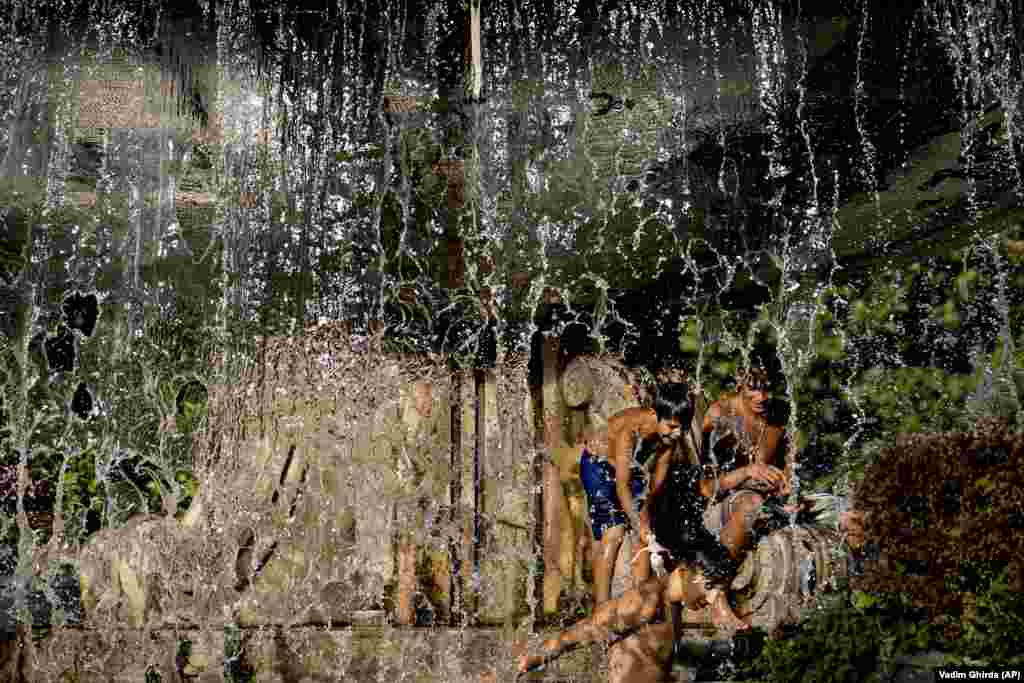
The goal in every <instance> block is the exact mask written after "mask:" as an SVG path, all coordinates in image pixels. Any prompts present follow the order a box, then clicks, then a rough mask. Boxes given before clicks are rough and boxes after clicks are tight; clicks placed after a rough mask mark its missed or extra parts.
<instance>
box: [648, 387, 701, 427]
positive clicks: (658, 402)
mask: <svg viewBox="0 0 1024 683" xmlns="http://www.w3.org/2000/svg"><path fill="white" fill-rule="evenodd" d="M654 413H655V414H656V415H657V416H658V420H659V421H663V420H671V419H673V418H675V419H676V420H679V424H681V425H683V427H684V428H685V427H686V426H687V425H689V424H690V421H691V420H692V419H693V396H692V395H691V394H690V387H689V386H687V385H686V384H683V383H681V382H671V383H666V384H659V385H658V389H657V394H656V395H655V397H654Z"/></svg>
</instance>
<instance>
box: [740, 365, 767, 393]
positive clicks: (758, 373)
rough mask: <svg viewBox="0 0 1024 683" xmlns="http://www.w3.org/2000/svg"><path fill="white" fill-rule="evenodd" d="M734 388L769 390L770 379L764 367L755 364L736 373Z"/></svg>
mask: <svg viewBox="0 0 1024 683" xmlns="http://www.w3.org/2000/svg"><path fill="white" fill-rule="evenodd" d="M736 388H737V389H744V388H746V389H750V390H751V391H771V388H772V380H771V377H769V376H768V372H767V371H765V369H764V368H759V367H757V366H753V367H749V368H744V369H742V370H740V371H739V372H737V373H736Z"/></svg>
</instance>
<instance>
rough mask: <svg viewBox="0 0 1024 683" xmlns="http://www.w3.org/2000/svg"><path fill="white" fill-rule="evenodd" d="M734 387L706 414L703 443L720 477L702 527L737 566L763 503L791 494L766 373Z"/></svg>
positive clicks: (741, 376)
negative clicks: (717, 537)
mask: <svg viewBox="0 0 1024 683" xmlns="http://www.w3.org/2000/svg"><path fill="white" fill-rule="evenodd" d="M736 384H737V391H736V393H734V394H727V395H726V396H723V397H722V398H720V399H719V400H718V401H716V402H715V403H713V404H712V405H711V407H710V408H709V409H708V412H707V413H706V414H705V415H704V437H703V441H704V443H705V444H708V445H709V451H710V453H711V454H713V455H714V456H715V458H716V459H717V460H718V462H717V464H718V466H719V468H720V472H721V474H722V475H723V476H721V477H720V478H719V487H718V490H717V491H716V492H714V495H713V500H712V502H711V505H709V506H708V509H707V512H706V513H705V515H704V523H705V525H706V526H707V528H708V530H709V531H711V532H712V533H714V534H716V535H720V540H721V542H722V544H723V545H724V546H725V547H726V548H728V549H729V553H730V554H731V555H732V557H733V559H734V560H737V561H738V560H740V559H741V556H742V554H743V551H744V549H745V548H746V546H747V543H748V542H749V541H750V537H751V533H752V530H753V526H754V521H755V520H756V518H757V512H758V510H760V508H761V505H762V504H763V503H764V501H765V499H766V498H768V497H770V496H773V495H777V496H784V495H787V494H788V493H789V491H790V474H791V472H790V471H789V468H788V467H786V466H785V463H784V462H783V461H784V459H785V453H784V448H783V446H784V444H785V443H786V434H785V427H784V426H783V425H779V424H774V423H773V422H772V421H771V420H770V419H769V416H768V412H767V407H768V394H769V391H770V388H771V385H770V383H769V379H768V374H767V373H766V372H765V371H764V370H762V369H761V368H749V369H746V370H742V371H740V372H739V373H738V374H737V377H736ZM707 461H708V459H705V462H707ZM780 466H782V467H785V468H786V471H785V472H783V469H780Z"/></svg>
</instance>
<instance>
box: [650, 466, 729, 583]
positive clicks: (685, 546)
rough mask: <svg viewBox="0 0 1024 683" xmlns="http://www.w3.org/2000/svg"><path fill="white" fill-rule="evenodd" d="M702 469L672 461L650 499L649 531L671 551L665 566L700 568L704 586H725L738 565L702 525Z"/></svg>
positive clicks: (703, 504) (671, 567)
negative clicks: (665, 475)
mask: <svg viewBox="0 0 1024 683" xmlns="http://www.w3.org/2000/svg"><path fill="white" fill-rule="evenodd" d="M700 478H701V468H699V467H696V466H692V465H687V464H684V463H675V464H673V465H672V467H671V469H670V470H669V472H668V479H667V480H666V481H665V485H664V486H663V487H662V488H661V490H660V492H659V494H658V495H656V496H654V498H652V499H651V531H652V532H653V533H654V537H655V539H656V540H657V541H658V543H660V544H661V545H662V546H664V547H665V549H666V550H668V552H669V553H670V554H671V557H667V558H664V559H665V567H666V569H669V570H672V569H674V568H675V567H676V566H678V565H679V564H685V565H688V566H690V567H692V568H694V569H700V570H701V571H702V572H703V574H704V581H705V585H706V586H707V587H708V588H709V589H710V588H712V587H713V586H725V585H728V583H729V582H730V581H731V580H732V578H733V576H735V575H736V571H737V569H739V564H738V563H737V562H736V561H735V560H733V558H732V556H731V555H729V551H728V549H727V548H726V547H725V546H724V545H722V543H721V541H719V540H718V539H717V538H715V535H714V534H712V533H711V532H710V531H708V530H707V528H705V526H704V506H705V505H706V502H707V501H706V500H705V499H704V497H703V496H702V495H701V494H700V489H699V485H700Z"/></svg>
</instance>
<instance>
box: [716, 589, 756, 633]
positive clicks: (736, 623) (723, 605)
mask: <svg viewBox="0 0 1024 683" xmlns="http://www.w3.org/2000/svg"><path fill="white" fill-rule="evenodd" d="M708 602H710V603H711V622H712V623H713V624H714V625H715V626H717V627H718V628H720V629H728V630H731V631H744V630H746V629H748V628H750V624H748V623H747V622H745V621H743V620H741V619H740V618H739V617H737V616H736V615H735V614H733V611H732V608H731V607H729V601H728V600H727V599H726V597H725V591H715V594H714V595H711V594H709V595H708Z"/></svg>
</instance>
